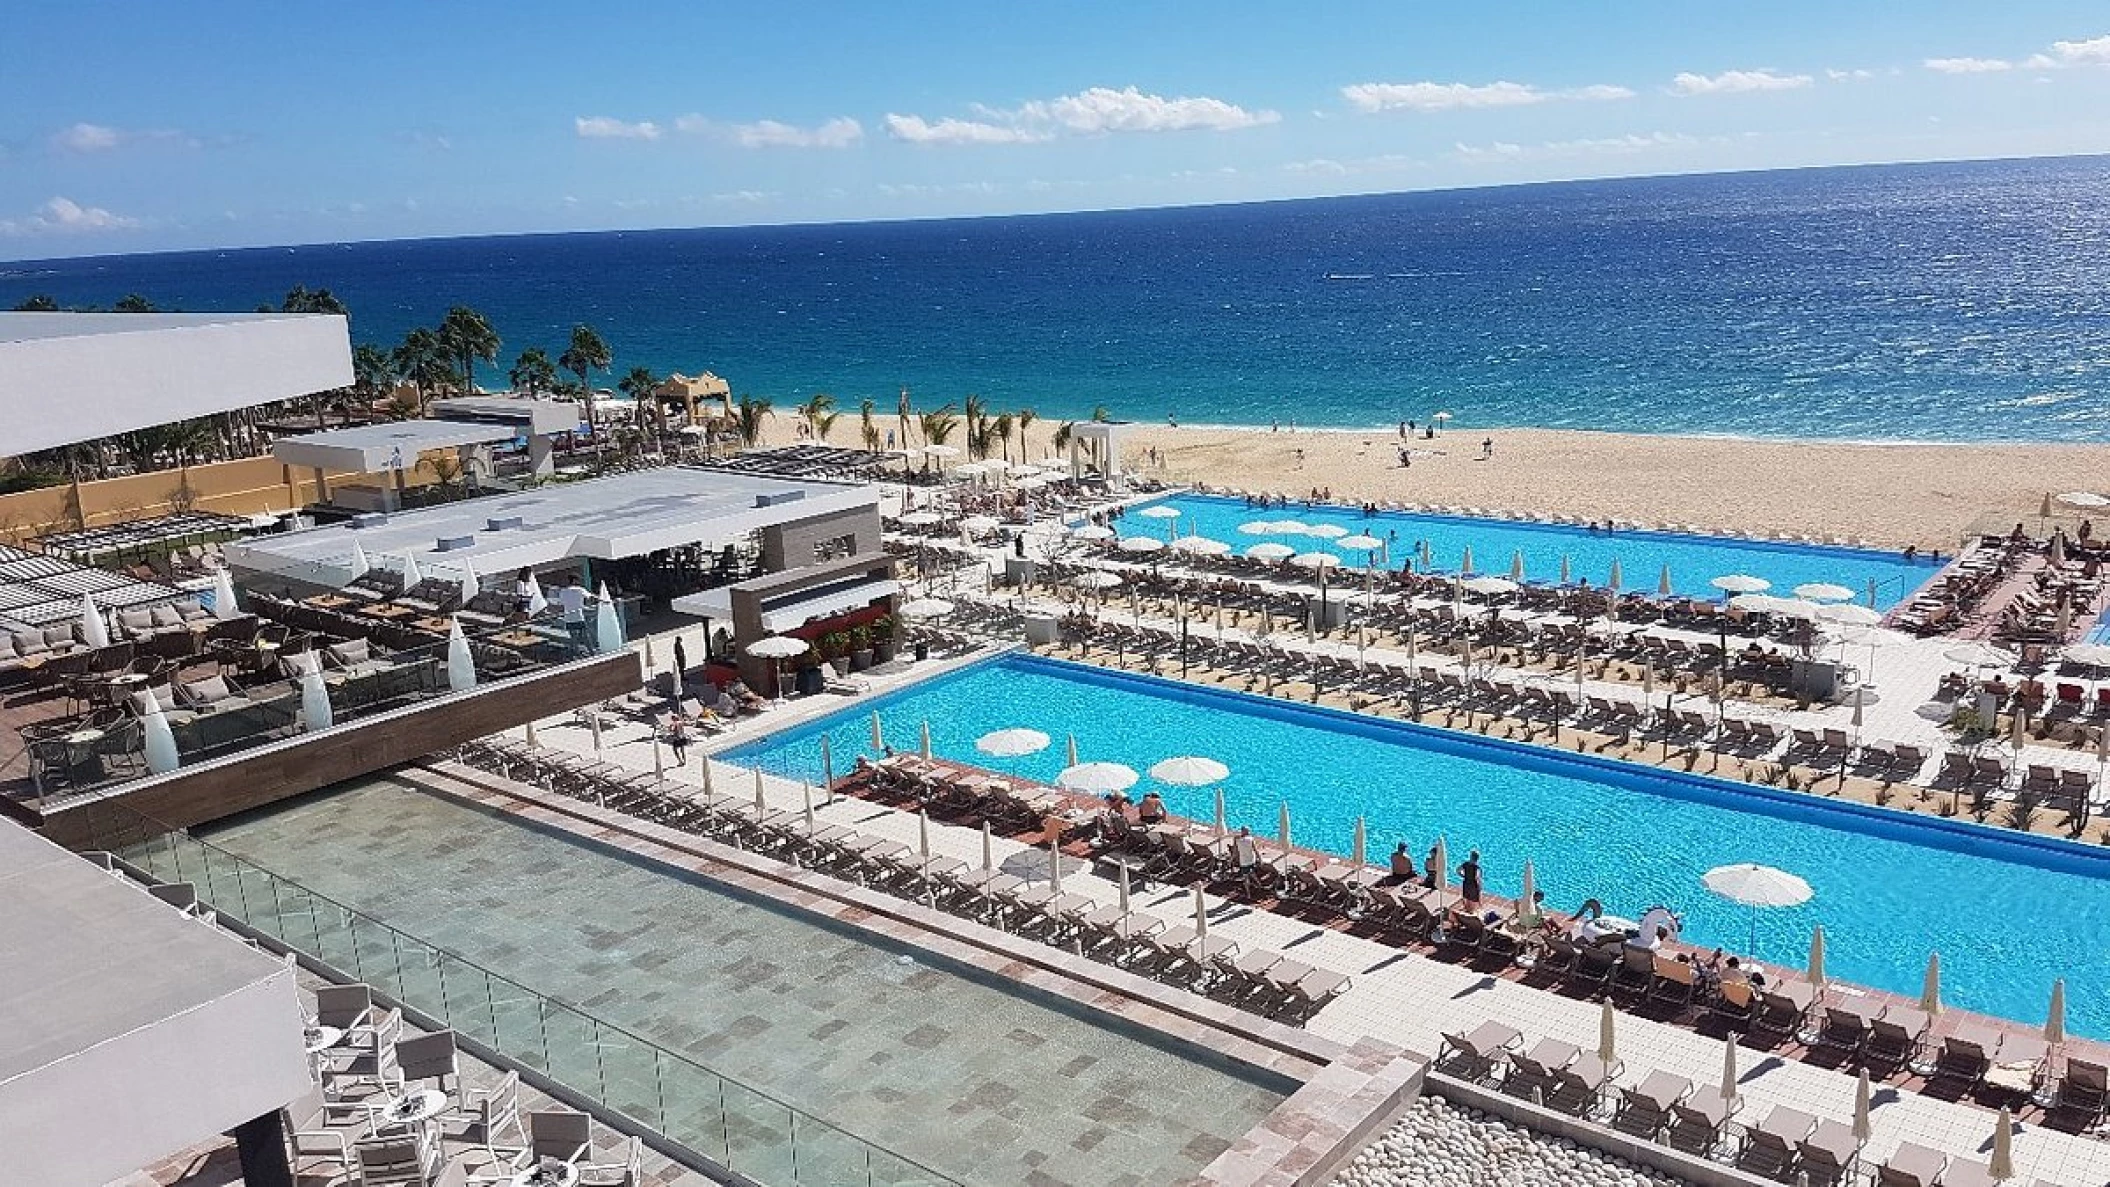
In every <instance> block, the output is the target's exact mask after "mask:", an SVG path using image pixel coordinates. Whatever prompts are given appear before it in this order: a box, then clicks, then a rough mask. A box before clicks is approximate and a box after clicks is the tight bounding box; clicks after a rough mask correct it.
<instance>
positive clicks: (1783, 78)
mask: <svg viewBox="0 0 2110 1187" xmlns="http://www.w3.org/2000/svg"><path fill="white" fill-rule="evenodd" d="M1814 81H1815V80H1814V79H1812V78H1811V77H1810V76H1809V75H1807V74H1780V73H1776V72H1775V71H1772V70H1724V71H1722V72H1721V73H1720V74H1714V75H1707V74H1693V73H1690V72H1687V73H1682V74H1680V75H1678V76H1677V77H1676V78H1673V79H1671V80H1670V90H1671V93H1672V94H1674V95H1746V94H1751V93H1753V92H1756V91H1792V90H1796V89H1798V88H1801V87H1806V86H1808V85H1810V83H1812V82H1814Z"/></svg>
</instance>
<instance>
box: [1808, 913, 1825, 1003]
mask: <svg viewBox="0 0 2110 1187" xmlns="http://www.w3.org/2000/svg"><path fill="white" fill-rule="evenodd" d="M1810 984H1811V985H1814V986H1816V987H1817V988H1818V989H1822V988H1824V925H1823V924H1821V923H1820V924H1818V925H1817V926H1816V927H1815V928H1813V929H1811V931H1810Z"/></svg>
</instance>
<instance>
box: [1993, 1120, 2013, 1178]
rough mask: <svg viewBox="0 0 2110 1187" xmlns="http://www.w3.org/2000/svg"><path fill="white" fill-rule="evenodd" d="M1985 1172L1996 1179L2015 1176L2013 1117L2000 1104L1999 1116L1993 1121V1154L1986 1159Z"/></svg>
mask: <svg viewBox="0 0 2110 1187" xmlns="http://www.w3.org/2000/svg"><path fill="white" fill-rule="evenodd" d="M1986 1173H1988V1174H1990V1175H1992V1176H1993V1177H1994V1178H1996V1179H2012V1178H2014V1177H2015V1118H2014V1115H2013V1114H2011V1113H2009V1112H2008V1111H2007V1106H2006V1105H2002V1106H2000V1116H1999V1117H1998V1118H1997V1119H1995V1120H1994V1122H1993V1156H1992V1157H1991V1158H1990V1159H1988V1160H1987V1161H1986Z"/></svg>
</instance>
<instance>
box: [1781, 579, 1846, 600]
mask: <svg viewBox="0 0 2110 1187" xmlns="http://www.w3.org/2000/svg"><path fill="white" fill-rule="evenodd" d="M1795 596H1796V597H1798V598H1802V599H1803V600H1805V601H1811V602H1847V601H1852V600H1853V596H1854V591H1853V590H1850V589H1848V588H1846V587H1845V586H1843V585H1834V584H1833V583H1831V582H1829V581H1808V582H1804V583H1803V584H1801V585H1798V586H1796V587H1795Z"/></svg>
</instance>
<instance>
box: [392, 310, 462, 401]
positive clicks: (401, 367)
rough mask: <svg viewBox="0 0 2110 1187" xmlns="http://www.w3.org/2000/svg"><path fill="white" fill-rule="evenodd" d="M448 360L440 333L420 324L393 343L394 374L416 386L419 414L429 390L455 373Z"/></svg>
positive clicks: (434, 389) (429, 394)
mask: <svg viewBox="0 0 2110 1187" xmlns="http://www.w3.org/2000/svg"><path fill="white" fill-rule="evenodd" d="M448 360H449V355H448V351H447V347H446V345H445V344H444V343H442V342H441V341H440V336H439V335H438V334H436V333H434V332H433V331H431V330H428V329H426V328H425V327H423V326H419V327H418V328H417V329H414V330H412V331H411V332H410V333H408V334H405V335H404V336H403V345H401V346H398V347H396V353H395V357H394V360H393V361H394V363H395V365H396V366H395V370H396V374H397V375H399V376H401V377H402V378H403V379H405V380H408V381H409V382H410V384H411V385H412V386H413V387H416V388H417V389H418V399H417V410H418V414H419V415H421V416H422V415H424V412H425V404H426V402H427V401H429V400H431V399H432V393H433V392H435V391H437V390H439V388H440V387H441V386H442V385H444V384H445V383H446V382H447V381H448V380H449V379H452V378H453V377H454V366H453V364H452V363H451V362H449V361H448Z"/></svg>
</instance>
